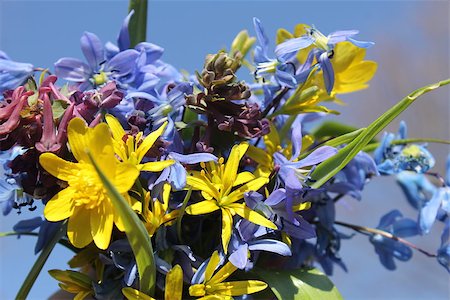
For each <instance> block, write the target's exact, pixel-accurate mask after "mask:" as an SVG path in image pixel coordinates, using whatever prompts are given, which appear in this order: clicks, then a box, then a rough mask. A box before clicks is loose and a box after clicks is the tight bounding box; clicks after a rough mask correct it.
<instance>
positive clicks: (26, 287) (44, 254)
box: [16, 221, 67, 300]
mask: <svg viewBox="0 0 450 300" xmlns="http://www.w3.org/2000/svg"><path fill="white" fill-rule="evenodd" d="M66 222H67V221H65V222H64V223H63V224H62V225H61V227H60V228H59V230H58V231H57V232H56V234H55V235H54V236H53V238H52V239H51V240H50V242H49V243H48V244H47V245H45V247H44V248H43V249H42V251H41V254H39V257H38V258H37V259H36V261H35V263H34V265H33V267H32V268H31V270H30V272H29V273H28V275H27V277H26V278H25V280H24V282H23V283H22V286H21V287H20V290H19V292H18V293H17V296H16V300H22V299H26V298H27V296H28V293H29V292H30V290H31V288H32V287H33V284H34V282H35V281H36V278H37V277H38V275H39V273H40V272H41V270H42V267H43V266H44V264H45V262H46V261H47V259H48V257H49V255H50V253H51V252H52V250H53V248H54V247H55V245H56V243H58V241H59V240H60V239H61V238H62V237H63V236H64V235H65V234H66Z"/></svg>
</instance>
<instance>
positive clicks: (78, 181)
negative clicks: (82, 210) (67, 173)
mask: <svg viewBox="0 0 450 300" xmlns="http://www.w3.org/2000/svg"><path fill="white" fill-rule="evenodd" d="M69 186H70V187H72V188H74V189H75V190H76V191H77V192H76V193H75V195H74V197H73V199H74V203H75V206H81V205H85V206H86V209H92V208H95V207H97V206H98V205H99V204H100V203H101V202H102V201H103V200H105V199H106V198H107V197H106V196H107V192H106V190H105V189H104V187H103V184H102V182H101V181H100V178H98V175H97V174H96V173H95V170H94V169H93V167H92V166H91V165H88V164H86V165H85V166H83V168H80V170H79V171H78V172H76V174H74V176H73V177H72V178H70V180H69Z"/></svg>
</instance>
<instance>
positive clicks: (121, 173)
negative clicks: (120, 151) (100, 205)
mask: <svg viewBox="0 0 450 300" xmlns="http://www.w3.org/2000/svg"><path fill="white" fill-rule="evenodd" d="M113 163H116V162H111V164H113ZM116 164H117V166H116V170H115V171H116V173H115V176H114V177H113V178H111V181H112V182H114V186H115V187H116V189H117V190H118V191H119V193H121V194H124V193H126V192H128V191H129V190H130V189H131V187H132V186H133V184H134V182H135V181H136V178H138V176H139V170H138V169H137V168H136V167H135V166H133V165H132V164H130V163H116Z"/></svg>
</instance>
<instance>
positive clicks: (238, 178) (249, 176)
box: [233, 172, 255, 186]
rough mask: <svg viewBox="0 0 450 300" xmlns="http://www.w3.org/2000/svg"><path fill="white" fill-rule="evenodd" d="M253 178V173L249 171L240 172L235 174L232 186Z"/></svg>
mask: <svg viewBox="0 0 450 300" xmlns="http://www.w3.org/2000/svg"><path fill="white" fill-rule="evenodd" d="M253 179H255V175H253V174H252V173H250V172H241V173H239V174H237V176H236V180H235V181H234V184H233V186H237V185H241V184H244V183H247V182H249V181H250V180H253Z"/></svg>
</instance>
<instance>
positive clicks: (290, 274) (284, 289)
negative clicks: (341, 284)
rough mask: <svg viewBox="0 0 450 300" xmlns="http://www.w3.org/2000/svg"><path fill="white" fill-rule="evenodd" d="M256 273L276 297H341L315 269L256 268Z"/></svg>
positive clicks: (309, 299)
mask: <svg viewBox="0 0 450 300" xmlns="http://www.w3.org/2000/svg"><path fill="white" fill-rule="evenodd" d="M256 273H257V274H258V275H259V276H260V277H261V279H262V280H263V281H265V282H266V283H267V284H268V285H269V287H270V288H271V289H272V292H273V293H274V294H275V296H277V298H278V299H282V300H291V299H301V300H316V299H321V300H327V299H332V300H337V299H342V295H341V294H340V293H339V291H338V290H337V288H336V287H335V286H334V284H333V282H331V280H330V279H329V278H328V277H327V276H326V275H325V274H323V273H321V272H320V271H319V270H317V269H309V270H306V269H299V270H284V271H262V270H257V271H256Z"/></svg>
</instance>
